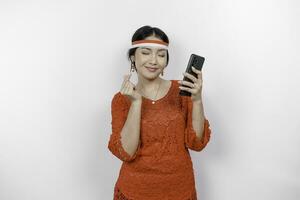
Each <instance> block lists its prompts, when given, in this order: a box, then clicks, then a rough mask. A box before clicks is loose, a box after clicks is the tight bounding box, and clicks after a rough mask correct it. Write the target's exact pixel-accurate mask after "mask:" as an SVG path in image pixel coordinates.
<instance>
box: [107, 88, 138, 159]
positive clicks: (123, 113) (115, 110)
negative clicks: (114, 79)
mask: <svg viewBox="0 0 300 200" xmlns="http://www.w3.org/2000/svg"><path fill="white" fill-rule="evenodd" d="M128 111H129V105H127V103H126V101H125V99H124V96H122V94H121V93H120V92H118V93H117V94H115V95H114V97H113V99H112V103H111V116H112V119H111V125H112V133H111V135H110V139H109V142H108V149H109V150H110V151H111V152H112V154H114V155H115V156H116V157H118V158H119V159H120V160H122V161H126V162H130V161H133V160H134V159H135V158H136V156H137V154H138V152H139V150H140V144H141V142H139V145H138V148H137V150H136V152H135V154H134V155H133V156H130V155H129V154H128V153H127V152H126V151H125V150H124V149H123V147H122V144H121V131H122V128H123V126H124V124H125V122H126V119H127V114H128Z"/></svg>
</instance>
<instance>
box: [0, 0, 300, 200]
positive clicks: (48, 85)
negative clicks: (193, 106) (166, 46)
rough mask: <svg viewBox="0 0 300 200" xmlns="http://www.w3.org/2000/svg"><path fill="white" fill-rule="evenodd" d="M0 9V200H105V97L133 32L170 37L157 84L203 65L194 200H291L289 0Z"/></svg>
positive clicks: (296, 181) (296, 109)
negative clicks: (203, 136) (206, 124)
mask: <svg viewBox="0 0 300 200" xmlns="http://www.w3.org/2000/svg"><path fill="white" fill-rule="evenodd" d="M0 2H1V3H0V23H1V25H0V67H1V68H0V199H1V200H21V199H22V200H41V199H42V200H102V199H103V200H109V199H112V194H113V187H114V184H115V181H116V179H117V177H118V172H119V168H120V166H121V161H120V160H118V158H116V157H114V156H113V155H112V154H111V153H110V151H109V150H108V148H107V144H108V139H109V135H110V132H111V124H110V123H111V113H110V109H111V108H110V106H111V99H112V97H113V95H114V94H115V93H117V92H118V91H119V89H120V87H121V83H122V81H123V80H122V77H123V75H124V74H126V73H128V72H129V69H130V63H129V62H128V60H127V58H126V53H127V48H128V47H129V45H130V41H131V37H132V35H133V33H134V31H135V30H136V29H137V28H139V27H141V26H143V25H151V26H157V27H159V28H161V29H162V30H163V31H165V32H166V34H167V35H168V36H169V39H170V50H169V53H170V62H169V65H168V66H167V68H166V70H165V75H164V76H163V78H164V79H169V80H170V79H182V72H184V71H185V67H186V64H187V61H188V58H189V55H190V54H191V53H196V54H199V55H202V56H204V57H205V58H206V62H205V64H204V68H203V103H204V109H205V115H206V117H207V118H208V119H209V121H210V124H211V129H212V137H211V141H210V143H209V144H208V146H207V147H206V148H205V149H204V150H203V151H201V152H194V151H190V152H191V155H192V160H193V163H194V169H195V178H196V187H197V191H198V198H199V199H201V200H220V199H222V200H240V199H243V200H250V199H256V200H271V199H272V200H282V199H286V200H298V199H299V198H300V171H299V169H300V156H299V153H300V121H299V119H300V106H299V102H300V89H299V86H300V79H299V78H300V75H299V72H300V70H299V63H300V59H299V57H300V56H299V52H300V47H299V46H300V39H299V35H300V28H299V25H300V20H299V19H300V14H299V13H300V12H299V11H300V9H299V6H300V3H299V1H296V0H294V1H293V0H281V1H280V0H223V1H221V0H219V1H216V0H197V1H196V0H193V1H192V0H191V1H179V0H172V1H158V0H152V1H142V0H122V1H121V0H120V1H116V0H110V1H96V0H94V1H92V0H89V1H88V0H85V1H83V0H81V1H78V0H77V1H74V0H73V1H71V0H70V1H66V0H60V1H53V0H52V1H5V0H2V1H0ZM136 80H137V79H136V75H135V76H134V77H133V79H132V81H136Z"/></svg>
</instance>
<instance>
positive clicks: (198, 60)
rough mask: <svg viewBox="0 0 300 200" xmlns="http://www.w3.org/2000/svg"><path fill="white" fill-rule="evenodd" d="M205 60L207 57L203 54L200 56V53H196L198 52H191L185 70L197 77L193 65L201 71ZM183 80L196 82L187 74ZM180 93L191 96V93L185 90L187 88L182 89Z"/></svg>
mask: <svg viewBox="0 0 300 200" xmlns="http://www.w3.org/2000/svg"><path fill="white" fill-rule="evenodd" d="M204 60H205V58H204V57H202V56H199V55H196V54H191V56H190V59H189V62H188V65H187V67H186V70H185V72H187V73H189V74H192V75H193V76H194V77H196V78H197V74H196V73H195V72H193V70H192V66H194V67H195V68H196V69H198V70H200V71H201V70H202V66H203V63H204ZM183 80H184V81H188V82H191V83H194V82H193V81H192V80H191V79H189V78H187V77H186V76H184V78H183ZM184 87H188V86H186V85H184ZM179 95H181V96H191V93H190V92H188V91H185V90H180V92H179Z"/></svg>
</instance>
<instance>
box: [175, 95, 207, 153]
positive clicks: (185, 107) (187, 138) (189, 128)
mask: <svg viewBox="0 0 300 200" xmlns="http://www.w3.org/2000/svg"><path fill="white" fill-rule="evenodd" d="M181 99H182V111H183V112H184V116H185V119H186V127H185V131H184V142H185V146H186V147H187V148H189V149H191V150H194V151H201V150H202V149H203V148H204V147H205V146H206V145H207V143H208V142H209V140H210V134H211V129H210V128H209V126H210V124H209V121H208V120H207V119H206V118H205V119H204V128H203V135H202V137H201V139H199V138H198V137H197V135H196V132H195V130H194V128H193V121H192V120H193V119H192V116H193V115H192V114H193V113H192V111H193V102H192V100H191V97H189V96H181Z"/></svg>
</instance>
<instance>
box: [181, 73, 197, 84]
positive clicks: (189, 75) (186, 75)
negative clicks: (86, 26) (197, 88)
mask: <svg viewBox="0 0 300 200" xmlns="http://www.w3.org/2000/svg"><path fill="white" fill-rule="evenodd" d="M182 74H183V76H185V77H187V78H189V79H191V80H192V81H193V82H194V83H195V82H197V78H196V77H195V76H193V75H192V74H189V73H187V72H184V73H182Z"/></svg>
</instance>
